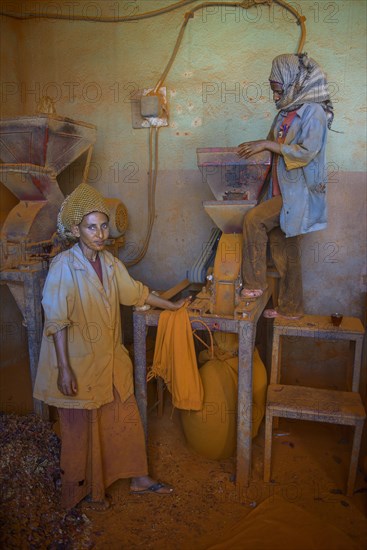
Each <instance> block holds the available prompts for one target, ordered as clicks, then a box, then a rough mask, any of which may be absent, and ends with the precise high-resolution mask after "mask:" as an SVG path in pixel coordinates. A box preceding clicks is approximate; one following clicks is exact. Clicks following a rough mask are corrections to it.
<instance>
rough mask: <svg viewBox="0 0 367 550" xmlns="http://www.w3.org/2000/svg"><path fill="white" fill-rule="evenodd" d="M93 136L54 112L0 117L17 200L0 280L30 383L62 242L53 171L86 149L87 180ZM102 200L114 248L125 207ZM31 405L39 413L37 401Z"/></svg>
mask: <svg viewBox="0 0 367 550" xmlns="http://www.w3.org/2000/svg"><path fill="white" fill-rule="evenodd" d="M95 140H96V127H95V126H94V125H92V124H87V123H85V122H80V121H75V120H71V119H69V118H64V117H61V116H57V115H56V114H40V115H37V116H23V117H16V118H13V119H3V120H1V121H0V160H1V164H0V181H1V182H2V183H3V184H4V185H5V186H6V187H7V188H8V189H9V191H10V192H11V193H12V194H13V195H14V196H15V197H16V198H17V199H18V201H19V202H18V204H16V206H14V208H12V209H11V211H10V212H9V213H8V214H7V217H6V219H5V221H4V223H3V225H2V228H1V232H0V266H1V270H0V281H1V284H6V285H7V286H8V288H9V290H10V292H11V294H12V295H13V297H14V299H15V302H16V304H17V305H18V307H19V309H20V311H21V314H22V316H23V325H24V326H25V327H26V329H27V336H28V351H29V362H30V373H31V380H32V387H33V384H34V381H35V376H36V370H37V362H38V355H39V349H40V342H41V335H42V311H41V294H42V287H43V283H44V280H45V276H46V274H47V268H48V263H49V260H50V259H51V258H52V257H53V256H55V255H56V254H57V253H58V252H60V251H61V250H62V249H63V248H65V245H64V244H63V243H62V242H61V241H60V239H59V238H58V236H57V234H56V220H57V213H58V211H59V209H60V206H61V204H62V202H63V200H64V194H63V193H62V191H61V189H60V187H59V184H58V181H57V176H58V175H59V174H60V173H61V172H62V171H63V170H65V168H66V167H67V166H69V165H70V164H71V163H73V162H74V161H75V160H76V159H78V158H79V157H81V155H83V154H86V159H85V165H84V169H83V179H82V181H87V177H88V171H89V166H90V162H91V156H92V151H93V144H94V143H95ZM77 183H80V182H77ZM77 183H75V187H76V185H77ZM106 200H107V202H108V203H109V208H110V211H111V219H110V227H111V230H110V236H111V237H112V238H111V239H110V241H109V246H110V248H111V249H112V251H113V252H116V248H118V247H119V246H121V245H122V243H123V237H122V235H123V233H124V232H125V230H126V227H127V212H126V208H125V206H124V205H123V203H122V202H121V201H119V200H118V199H106ZM34 409H35V411H36V412H37V413H39V414H42V405H41V403H39V402H38V401H35V402H34Z"/></svg>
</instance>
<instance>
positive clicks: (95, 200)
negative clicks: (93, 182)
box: [57, 183, 110, 239]
mask: <svg viewBox="0 0 367 550" xmlns="http://www.w3.org/2000/svg"><path fill="white" fill-rule="evenodd" d="M91 212H102V213H103V214H106V216H107V217H108V218H109V217H110V211H109V209H108V206H107V204H106V201H105V199H104V197H103V196H102V195H101V193H100V192H99V191H97V189H94V187H91V186H90V185H88V184H87V183H81V184H80V185H78V187H77V188H76V189H75V190H74V191H73V192H72V193H71V195H68V196H67V197H66V199H65V200H64V202H63V203H62V205H61V208H60V212H59V214H58V216H57V232H58V234H59V235H60V237H62V238H64V239H75V237H74V236H73V234H72V227H73V226H74V225H79V224H80V223H81V221H82V219H83V218H84V216H87V215H88V214H91Z"/></svg>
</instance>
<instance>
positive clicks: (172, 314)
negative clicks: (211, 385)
mask: <svg viewBox="0 0 367 550" xmlns="http://www.w3.org/2000/svg"><path fill="white" fill-rule="evenodd" d="M157 376H160V377H161V378H163V380H164V382H165V383H166V385H167V388H168V390H169V391H170V393H171V394H172V404H173V406H174V407H177V408H178V409H186V410H194V411H199V410H201V409H202V407H203V399H204V390H203V386H202V382H201V378H200V375H199V370H198V366H197V361H196V353H195V346H194V338H193V334H192V328H191V324H190V319H189V315H188V313H187V307H186V306H183V307H181V308H180V309H178V310H177V311H167V310H166V311H163V312H162V313H161V314H160V317H159V322H158V331H157V338H156V344H155V350H154V358H153V365H152V368H151V370H150V371H149V373H148V376H147V379H148V381H149V380H151V379H152V378H154V377H157Z"/></svg>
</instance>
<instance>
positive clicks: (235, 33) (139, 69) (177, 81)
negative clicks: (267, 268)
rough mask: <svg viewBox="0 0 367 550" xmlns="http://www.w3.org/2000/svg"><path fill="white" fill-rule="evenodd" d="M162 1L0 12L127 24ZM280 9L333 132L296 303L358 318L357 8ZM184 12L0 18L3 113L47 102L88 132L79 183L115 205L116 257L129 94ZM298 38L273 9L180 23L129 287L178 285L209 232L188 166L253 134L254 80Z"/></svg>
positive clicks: (198, 186)
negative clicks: (83, 180) (150, 220)
mask: <svg viewBox="0 0 367 550" xmlns="http://www.w3.org/2000/svg"><path fill="white" fill-rule="evenodd" d="M169 3H173V2H168V1H167V0H161V1H159V0H136V1H134V0H129V1H123V0H121V1H119V2H117V1H112V0H111V1H109V0H105V1H101V0H99V1H84V0H83V1H81V0H79V1H78V2H73V1H60V0H59V1H56V2H53V1H52V2H51V1H50V2H48V1H43V2H39V1H38V2H25V1H23V2H16V1H14V0H7V1H5V2H3V3H2V5H1V8H2V9H3V10H4V11H5V10H7V11H12V10H13V11H17V10H18V11H20V12H21V11H23V12H26V11H27V10H30V11H32V10H33V11H36V12H37V10H38V9H40V6H41V7H42V9H43V10H44V11H45V12H47V13H52V12H55V11H57V12H58V13H61V14H63V15H68V14H72V13H74V14H88V15H92V16H94V15H95V16H96V18H97V19H99V18H100V16H101V15H106V16H113V15H116V13H117V7H118V8H119V14H120V15H129V14H131V13H133V12H135V13H143V12H146V11H148V10H153V9H156V8H159V7H164V6H167V5H168V4H169ZM197 4H199V2H194V3H193V4H192V6H195V5H197ZM291 4H292V6H293V7H295V8H296V9H298V10H299V11H300V12H302V14H303V15H304V16H305V17H306V27H307V40H306V44H305V48H304V50H305V51H307V52H308V54H309V55H311V56H312V57H314V58H315V59H317V60H318V61H319V63H320V64H321V65H322V67H323V68H324V69H325V71H326V72H327V74H328V77H329V82H330V85H331V90H332V96H333V101H334V104H335V114H336V116H335V122H334V129H335V130H338V131H340V132H343V133H334V132H331V133H330V134H329V145H328V158H329V163H330V172H331V178H330V179H331V182H330V188H329V189H330V192H329V201H330V225H329V228H328V229H327V230H326V231H324V232H320V233H317V234H316V233H315V234H313V235H310V236H307V237H306V238H305V239H304V243H303V258H304V264H303V265H304V283H305V297H306V307H307V308H308V310H309V311H310V312H315V313H318V312H319V313H322V312H328V311H329V310H331V309H342V310H344V313H345V314H347V313H349V314H355V315H362V313H363V296H364V293H365V292H366V267H365V259H364V258H365V255H366V254H365V248H364V246H365V235H366V226H365V218H366V216H365V203H366V201H365V198H366V194H365V193H366V190H365V160H366V154H365V136H366V125H365V122H366V106H365V95H366V94H365V83H366V76H365V75H366V67H365V47H366V38H365V21H366V3H365V2H364V0H345V1H339V0H337V1H328V0H319V1H313V0H298V2H292V3H291ZM189 9H190V6H184V7H182V8H180V9H178V10H176V11H173V12H170V13H167V14H164V15H162V16H159V17H155V18H150V19H144V20H141V21H136V22H130V23H102V22H96V23H91V22H81V21H72V20H70V19H69V20H65V21H60V20H59V21H56V20H40V19H35V20H28V21H15V20H13V19H9V18H3V20H2V31H3V34H2V36H3V38H2V46H3V47H2V62H3V64H2V69H1V83H2V92H3V97H2V99H3V101H2V116H17V115H22V114H32V113H33V112H34V111H35V106H36V99H37V98H38V96H39V95H42V94H48V95H50V96H51V97H53V98H54V99H55V100H56V109H57V113H58V114H59V115H61V116H68V117H70V118H74V119H79V120H83V121H86V122H91V123H94V124H96V125H97V126H98V140H97V144H96V147H95V150H94V156H93V164H92V167H91V172H90V183H91V184H92V185H95V186H96V187H98V188H99V189H100V190H101V191H103V192H104V193H105V194H106V195H108V196H111V197H112V196H114V197H119V198H121V199H122V200H123V201H124V202H125V204H126V205H127V207H128V210H129V214H130V220H131V223H130V228H129V231H128V234H127V240H128V243H129V245H128V247H127V248H126V250H125V252H123V253H122V256H124V257H126V254H127V252H128V251H131V250H136V248H138V247H139V246H140V245H141V243H142V242H143V239H144V236H145V218H146V211H147V170H148V131H147V130H134V129H132V126H131V112H130V94H131V93H132V92H134V91H135V90H137V89H138V88H147V87H152V86H154V85H155V83H156V82H157V80H158V78H159V77H160V75H161V73H162V71H163V69H164V68H165V66H166V63H167V61H168V59H169V57H170V55H171V52H172V49H173V46H174V44H175V41H176V38H177V35H178V32H179V29H180V26H181V23H182V21H183V15H184V14H185V13H186V12H187V11H189ZM299 37H300V28H299V27H298V26H297V25H296V24H295V21H294V19H293V18H292V16H290V15H289V14H288V12H286V11H284V10H283V9H281V8H280V7H279V6H276V5H272V6H271V7H270V8H269V6H266V5H258V6H256V7H253V8H251V9H250V10H243V9H240V8H229V7H228V6H227V7H222V8H218V9H213V8H211V9H210V10H209V9H208V8H207V9H205V10H204V11H202V12H197V13H196V15H195V17H194V18H193V19H191V20H190V21H189V23H188V26H187V29H186V32H185V35H184V39H183V42H182V45H181V48H180V50H179V52H178V55H177V58H176V61H175V63H174V64H173V67H172V69H171V71H170V73H169V74H168V77H167V79H166V82H165V85H166V86H167V96H168V103H169V111H170V126H169V127H168V128H163V129H162V130H161V131H160V154H159V161H160V162H159V166H160V172H159V178H158V185H157V197H156V201H157V213H156V222H155V226H154V229H153V234H152V241H151V245H150V248H149V250H148V253H147V255H146V257H145V259H144V260H143V261H142V262H141V263H140V264H138V265H137V266H136V267H134V268H132V269H131V273H132V274H133V275H134V276H135V277H136V278H139V279H141V280H144V281H145V282H147V283H148V284H151V285H152V286H153V287H156V288H165V287H167V286H171V285H173V284H175V283H176V282H178V281H179V280H181V279H183V278H184V277H185V276H186V272H187V270H189V269H190V267H191V266H192V264H193V263H194V262H195V260H196V258H197V256H198V255H199V253H200V251H201V250H202V247H203V245H204V244H205V242H206V240H207V239H208V236H209V233H210V229H211V227H212V222H211V220H210V219H209V218H208V216H207V215H206V213H205V212H204V210H203V208H202V201H203V200H209V199H212V195H211V192H210V190H209V189H208V187H207V185H206V184H205V183H203V182H202V180H201V174H200V172H199V170H198V169H197V165H196V148H198V147H210V146H217V147H225V146H235V145H237V144H238V143H240V142H242V141H245V140H248V139H257V138H261V137H263V136H265V135H266V133H267V131H268V129H269V126H270V124H271V121H272V119H273V116H274V115H275V112H276V111H275V109H274V105H273V103H272V101H271V99H270V97H269V88H268V84H267V79H268V75H269V69H270V64H271V60H272V58H273V57H274V56H275V55H277V54H280V53H284V52H295V51H296V50H297V47H298V41H299ZM4 94H5V95H4ZM76 173H77V171H68V173H67V174H64V176H63V178H62V182H63V185H64V187H65V188H67V187H68V186H70V185H71V184H72V185H74V184H77V183H79V181H75V180H77V176H75V174H76ZM73 174H74V176H73ZM70 178H71V180H72V181H70ZM330 253H331V254H330ZM330 280H334V281H336V283H335V285H333V286H331V285H330Z"/></svg>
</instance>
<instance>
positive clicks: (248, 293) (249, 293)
mask: <svg viewBox="0 0 367 550" xmlns="http://www.w3.org/2000/svg"><path fill="white" fill-rule="evenodd" d="M263 294H264V291H263V290H261V288H254V289H250V288H244V289H243V290H241V296H242V298H260V296H262V295H263Z"/></svg>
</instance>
